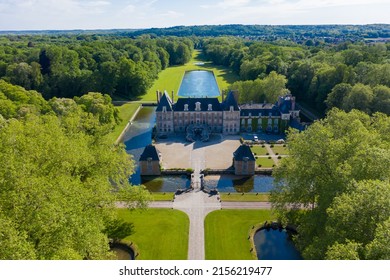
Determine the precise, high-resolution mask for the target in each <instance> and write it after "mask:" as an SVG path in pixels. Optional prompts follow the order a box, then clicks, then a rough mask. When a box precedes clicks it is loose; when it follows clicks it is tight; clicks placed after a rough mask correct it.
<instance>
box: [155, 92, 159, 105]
mask: <svg viewBox="0 0 390 280" xmlns="http://www.w3.org/2000/svg"><path fill="white" fill-rule="evenodd" d="M159 97H160V96H159V94H158V90H156V99H157V105H158V104H159V103H160V98H159Z"/></svg>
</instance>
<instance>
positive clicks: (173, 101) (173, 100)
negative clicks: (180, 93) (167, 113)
mask: <svg viewBox="0 0 390 280" xmlns="http://www.w3.org/2000/svg"><path fill="white" fill-rule="evenodd" d="M174 96H175V95H174V91H173V90H172V103H175V99H174Z"/></svg>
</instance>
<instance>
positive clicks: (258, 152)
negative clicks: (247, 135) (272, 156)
mask: <svg viewBox="0 0 390 280" xmlns="http://www.w3.org/2000/svg"><path fill="white" fill-rule="evenodd" d="M251 150H252V153H254V154H255V155H258V156H265V155H266V154H267V153H268V151H267V149H266V148H265V147H262V146H261V145H256V146H252V147H251Z"/></svg>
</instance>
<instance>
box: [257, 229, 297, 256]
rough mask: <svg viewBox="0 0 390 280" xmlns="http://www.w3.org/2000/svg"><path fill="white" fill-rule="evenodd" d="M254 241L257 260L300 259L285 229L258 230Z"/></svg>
mask: <svg viewBox="0 0 390 280" xmlns="http://www.w3.org/2000/svg"><path fill="white" fill-rule="evenodd" d="M254 243H255V246H256V251H257V258H258V259H259V260H302V256H301V254H300V253H299V251H298V250H297V249H296V248H295V246H294V243H293V242H292V241H291V239H290V237H289V234H288V232H287V231H286V230H285V229H283V230H278V229H272V228H271V229H262V230H259V231H258V232H256V234H255V236H254Z"/></svg>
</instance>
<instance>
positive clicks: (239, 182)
mask: <svg viewBox="0 0 390 280" xmlns="http://www.w3.org/2000/svg"><path fill="white" fill-rule="evenodd" d="M205 182H206V186H207V187H208V188H217V189H218V191H219V192H259V193H264V192H270V191H271V190H272V189H273V187H274V185H273V182H274V178H273V177H271V176H265V175H255V176H251V177H241V176H233V175H218V176H206V177H205Z"/></svg>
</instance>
